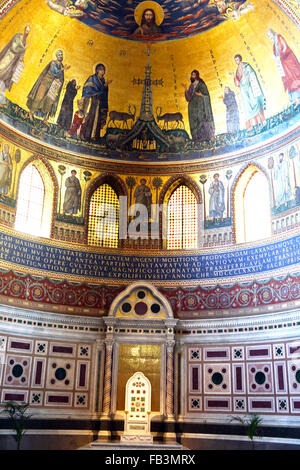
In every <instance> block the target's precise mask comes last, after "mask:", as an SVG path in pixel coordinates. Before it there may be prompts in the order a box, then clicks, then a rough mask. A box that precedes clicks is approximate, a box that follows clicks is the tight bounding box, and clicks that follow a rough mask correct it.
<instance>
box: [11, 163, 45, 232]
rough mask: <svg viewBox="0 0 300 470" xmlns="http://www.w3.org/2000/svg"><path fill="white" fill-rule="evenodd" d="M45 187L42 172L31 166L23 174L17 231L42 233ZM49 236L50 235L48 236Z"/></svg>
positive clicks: (17, 215) (16, 224) (17, 213)
mask: <svg viewBox="0 0 300 470" xmlns="http://www.w3.org/2000/svg"><path fill="white" fill-rule="evenodd" d="M44 200H45V186H44V182H43V179H42V177H41V175H40V172H39V171H38V170H37V168H36V167H35V166H34V165H29V166H27V167H26V168H25V170H24V171H23V172H22V174H21V177H20V184H19V193H18V201H17V212H16V221H15V229H16V230H19V231H20V232H25V233H29V234H31V235H45V234H44V233H42V219H43V209H44ZM47 236H49V233H48V234H47Z"/></svg>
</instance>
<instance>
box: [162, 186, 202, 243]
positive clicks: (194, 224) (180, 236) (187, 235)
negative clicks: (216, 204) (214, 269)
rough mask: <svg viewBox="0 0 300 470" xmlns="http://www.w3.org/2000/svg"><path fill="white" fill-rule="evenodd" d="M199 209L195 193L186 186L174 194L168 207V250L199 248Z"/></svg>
mask: <svg viewBox="0 0 300 470" xmlns="http://www.w3.org/2000/svg"><path fill="white" fill-rule="evenodd" d="M198 239H199V236H198V207H197V201H196V198H195V196H194V194H193V192H192V191H191V190H190V189H189V188H188V187H187V186H185V185H183V184H182V185H180V186H178V188H177V189H175V191H174V192H173V193H172V195H171V197H170V199H169V202H168V206H167V244H166V246H167V249H168V250H176V249H194V248H198Z"/></svg>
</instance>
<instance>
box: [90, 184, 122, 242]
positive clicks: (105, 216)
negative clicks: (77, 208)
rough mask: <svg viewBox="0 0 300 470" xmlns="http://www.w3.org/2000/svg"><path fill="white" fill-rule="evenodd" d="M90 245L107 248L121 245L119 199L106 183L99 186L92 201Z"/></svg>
mask: <svg viewBox="0 0 300 470" xmlns="http://www.w3.org/2000/svg"><path fill="white" fill-rule="evenodd" d="M88 244H89V245H94V246H102V247H107V248H117V247H118V245H119V199H118V196H117V194H116V192H115V191H114V190H113V188H112V187H111V186H110V185H109V184H106V183H105V184H102V185H101V186H99V187H98V188H97V189H96V190H95V191H94V193H93V194H92V197H91V199H90V206H89V225H88Z"/></svg>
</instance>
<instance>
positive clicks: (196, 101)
mask: <svg viewBox="0 0 300 470" xmlns="http://www.w3.org/2000/svg"><path fill="white" fill-rule="evenodd" d="M184 87H185V99H186V100H187V102H188V103H189V104H188V115H189V124H190V130H191V134H192V139H193V141H195V142H204V141H209V140H214V137H215V123H214V117H213V113H212V108H211V102H210V95H209V91H208V89H207V86H206V84H205V83H204V81H203V80H202V78H200V75H199V72H198V70H193V72H192V73H191V84H190V86H189V88H188V89H187V87H186V86H185V85H184Z"/></svg>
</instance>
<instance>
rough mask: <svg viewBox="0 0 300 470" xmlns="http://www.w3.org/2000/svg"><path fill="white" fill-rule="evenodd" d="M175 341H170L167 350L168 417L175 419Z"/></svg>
mask: <svg viewBox="0 0 300 470" xmlns="http://www.w3.org/2000/svg"><path fill="white" fill-rule="evenodd" d="M174 345H175V341H174V340H168V341H167V343H166V348H167V364H166V365H167V374H166V375H167V387H166V415H167V417H168V418H174V412H175V410H174Z"/></svg>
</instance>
